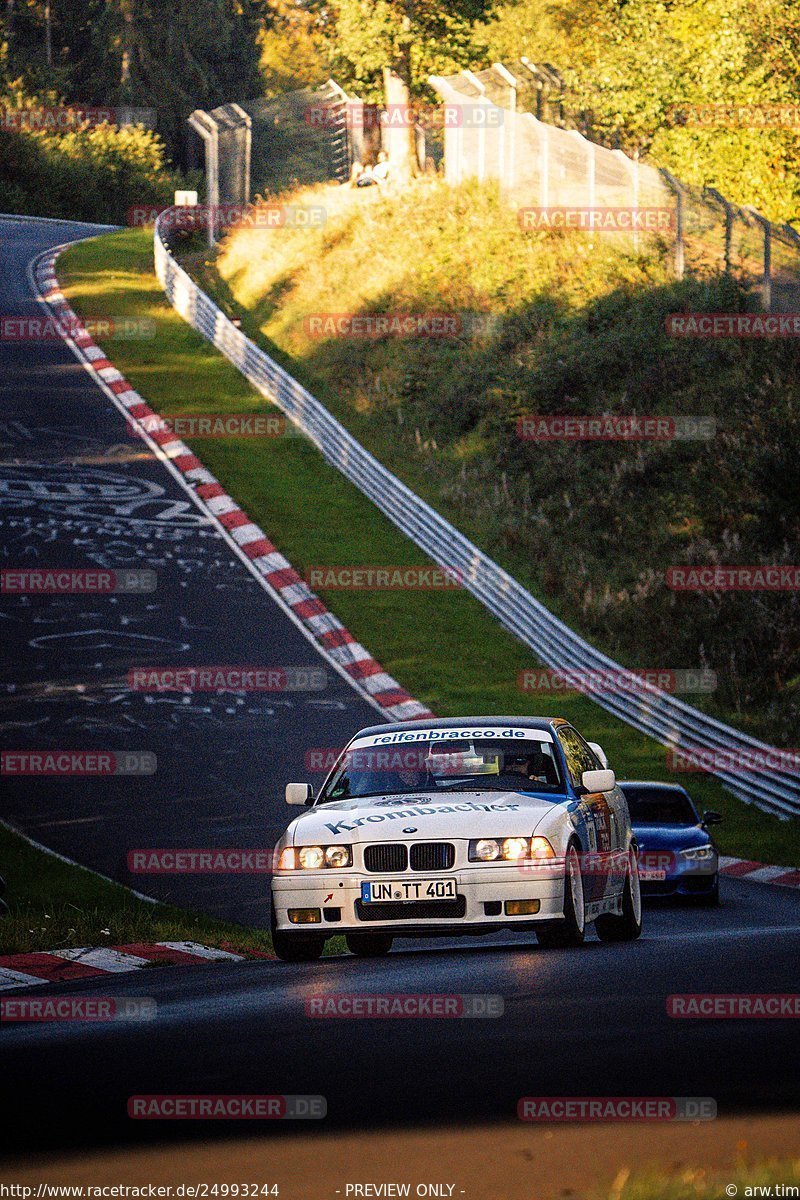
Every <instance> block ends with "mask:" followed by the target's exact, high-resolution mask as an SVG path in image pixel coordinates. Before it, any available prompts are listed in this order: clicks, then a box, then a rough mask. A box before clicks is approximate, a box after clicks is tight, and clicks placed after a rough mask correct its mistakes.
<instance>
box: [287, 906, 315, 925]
mask: <svg viewBox="0 0 800 1200" xmlns="http://www.w3.org/2000/svg"><path fill="white" fill-rule="evenodd" d="M289 920H290V921H291V922H292V924H293V925H319V924H320V923H321V921H322V914H321V912H320V911H319V909H318V908H290V909H289Z"/></svg>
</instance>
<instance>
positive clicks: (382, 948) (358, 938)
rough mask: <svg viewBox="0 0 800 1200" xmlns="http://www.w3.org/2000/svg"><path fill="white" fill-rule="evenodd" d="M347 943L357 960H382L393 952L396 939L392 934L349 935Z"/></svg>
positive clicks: (346, 938)
mask: <svg viewBox="0 0 800 1200" xmlns="http://www.w3.org/2000/svg"><path fill="white" fill-rule="evenodd" d="M345 941H346V942H347V949H348V950H349V951H350V953H351V954H355V956H356V957H357V958H382V957H383V955H384V954H388V953H389V951H390V950H391V948H392V942H393V941H394V938H393V937H392V935H391V934H390V933H348V934H346V936H345Z"/></svg>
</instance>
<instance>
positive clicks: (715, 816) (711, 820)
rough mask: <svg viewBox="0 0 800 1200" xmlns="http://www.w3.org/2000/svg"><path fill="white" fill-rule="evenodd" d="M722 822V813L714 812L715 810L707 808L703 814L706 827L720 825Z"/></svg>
mask: <svg viewBox="0 0 800 1200" xmlns="http://www.w3.org/2000/svg"><path fill="white" fill-rule="evenodd" d="M721 820H722V813H718V812H714V810H713V809H711V808H707V809H706V811H705V812H704V813H703V824H704V825H719V823H720V821H721Z"/></svg>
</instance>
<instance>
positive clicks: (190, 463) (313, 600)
mask: <svg viewBox="0 0 800 1200" xmlns="http://www.w3.org/2000/svg"><path fill="white" fill-rule="evenodd" d="M64 249H65V247H63V246H59V247H56V249H55V250H53V251H50V252H49V253H48V254H46V255H45V256H43V257H41V258H39V259H38V260H37V261H36V264H35V267H34V280H35V283H36V285H37V287H38V289H39V292H40V295H41V297H42V299H43V300H44V302H45V303H46V304H47V306H48V307H49V308H50V310H51V312H52V313H53V316H54V318H55V320H56V321H57V322H61V323H62V324H63V327H64V329H65V330H68V331H69V334H68V335H67V336H65V338H64V340H65V341H67V342H68V344H70V345H71V346H73V347H74V349H75V352H76V354H77V355H78V357H79V358H80V359H81V361H82V362H83V363H84V365H85V366H86V367H87V369H88V370H89V372H90V374H92V375H93V376H94V377H95V379H96V381H97V382H99V383H100V384H101V385H102V386H103V389H104V390H107V391H108V390H110V391H111V392H112V393H113V395H114V398H115V400H116V401H117V404H118V406H120V407H122V408H123V409H124V410H125V414H126V418H127V420H128V421H129V422H130V424H131V426H132V427H133V428H136V429H137V430H138V431H139V433H140V434H141V436H142V437H143V439H144V440H145V441H148V440H149V441H152V442H154V443H156V445H157V446H158V447H159V448H160V450H161V453H162V454H163V456H164V457H165V458H166V459H167V460H169V462H170V463H171V465H172V466H173V467H175V468H176V469H177V471H178V472H179V473H180V477H181V479H182V481H183V483H184V485H186V486H188V488H189V489H190V490H191V491H192V492H193V494H194V495H195V497H196V498H197V499H198V500H199V501H200V504H201V507H202V508H203V509H204V510H205V511H206V513H207V514H208V515H209V516H210V517H212V518H214V520H215V522H217V523H218V525H219V526H221V528H222V531H223V533H224V535H225V536H226V537H227V538H228V539H229V540H230V541H231V542H232V543H233V545H234V547H235V548H236V549H237V550H239V551H240V552H242V553H244V554H245V555H246V556H247V558H248V559H249V560H250V561H251V563H252V564H253V566H254V567H255V568H256V571H257V573H258V575H259V576H260V577H261V579H262V580H263V582H264V583H265V584H266V585H267V587H268V588H269V589H270V590H271V591H272V592H273V593H274V594H275V595H276V596H278V597H280V599H281V601H282V602H283V603H284V604H285V605H286V607H287V608H288V609H289V610H290V612H291V613H292V614H293V615H294V617H295V618H296V619H297V622H298V623H299V624H300V625H301V627H302V628H304V629H305V630H306V631H307V632H308V633H309V634H310V635H311V637H312V639H313V641H314V642H315V644H316V645H317V646H318V648H319V649H320V651H321V652H322V654H323V655H324V657H326V658H327V659H328V660H329V661H330V662H331V663H332V664H333V665H335V666H336V667H337V669H338V670H339V671H340V673H342V674H344V675H345V677H346V678H347V679H348V681H349V682H350V683H351V684H352V686H353V687H354V688H355V690H356V691H357V692H359V694H360V695H361V696H362V697H363V698H364V699H365V700H367V701H368V703H370V704H371V705H372V707H373V708H376V709H378V710H379V711H380V712H381V713H382V714H383V715H384V716H385V717H386V719H387V720H391V721H410V720H415V719H417V718H420V717H429V716H432V715H433V714H432V713H431V711H430V709H428V708H427V707H426V705H424V704H422V703H420V701H419V700H415V699H414V697H413V696H411V695H410V694H409V693H408V692H407V691H406V690H405V688H403V687H401V686H400V684H399V683H398V682H397V681H396V680H395V679H393V678H392V676H391V675H389V674H388V673H387V672H386V671H384V669H383V667H382V666H381V665H380V663H379V662H377V661H376V660H375V659H374V658H373V657H372V655H371V654H370V653H369V651H368V650H366V649H365V648H364V647H363V646H362V645H361V644H360V643H359V642H357V641H356V639H355V638H354V637H353V635H352V634H351V633H349V632H348V630H347V629H345V627H344V625H343V624H342V622H341V621H340V620H339V619H338V618H337V617H335V616H334V614H333V613H332V612H330V610H329V609H328V608H327V607H326V606H325V605H324V604H323V603H322V601H321V600H320V599H319V598H318V597H317V596H316V595H315V594H314V593H313V592H312V591H311V589H310V588H309V587H308V585H307V584H306V582H305V580H304V579H302V577H301V576H300V575H298V573H297V572H296V571H295V570H294V568H293V567H292V565H291V563H290V562H289V561H288V560H287V559H286V558H284V557H283V555H282V554H281V553H280V552H279V551H278V550H277V549H276V548H275V546H274V545H273V544H272V542H271V541H270V540H269V538H267V536H266V535H265V533H264V532H263V530H262V529H260V528H259V526H258V525H256V524H255V523H254V522H253V521H251V520H250V518H249V517H248V516H247V514H246V513H245V512H243V510H242V509H241V508H240V507H239V505H238V504H237V503H236V501H235V500H234V499H233V498H232V497H231V496H229V495H228V493H227V492H226V491H225V488H224V487H223V486H222V484H221V483H220V482H219V481H218V480H217V479H215V477H214V476H213V475H212V474H211V472H210V471H208V470H207V469H206V468H205V467H204V466H203V464H202V463H201V461H200V459H199V458H197V456H196V455H195V454H193V453H192V451H191V450H190V449H189V447H188V446H187V445H185V443H184V442H182V441H180V439H179V438H177V437H176V436H175V434H174V433H173V432H172V431H171V430H170V429H169V428H168V427H167V423H166V422H165V421H163V419H162V418H161V417H160V416H159V414H158V413H156V412H154V411H153V409H152V408H150V406H149V405H148V404H147V403H146V402H145V401H144V400H143V399H142V397H141V396H140V395H139V393H138V392H137V391H135V390H134V388H133V387H131V385H130V383H128V381H127V379H125V377H124V375H122V374H121V373H120V372H119V371H118V370H117V369H116V368H115V367H114V366H113V365H112V364H111V362H110V361H109V359H108V358H107V357H106V355H105V353H104V352H103V350H101V349H100V347H99V346H98V345H96V343H95V342H94V340H93V339H92V337H91V336H90V334H89V333H88V332H87V331H86V329H85V328H84V326H83V325H82V324H81V322H80V319H79V318H78V317H77V315H76V314H75V313H74V312H73V311H72V309H71V308H70V306H69V304H68V303H67V299H66V297H65V296H64V293H63V292H62V291H61V289H60V287H59V284H58V280H57V278H56V274H55V263H56V259H57V258H58V256H59V254H60V253H61V252H62V250H64Z"/></svg>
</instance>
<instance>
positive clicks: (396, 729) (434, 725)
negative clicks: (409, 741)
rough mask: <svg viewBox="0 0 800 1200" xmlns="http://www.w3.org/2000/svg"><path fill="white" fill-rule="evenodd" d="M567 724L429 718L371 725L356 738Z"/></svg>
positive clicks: (535, 720)
mask: <svg viewBox="0 0 800 1200" xmlns="http://www.w3.org/2000/svg"><path fill="white" fill-rule="evenodd" d="M562 724H565V722H564V718H563V717H497V716H494V717H470V716H466V717H429V718H428V719H427V720H426V721H396V722H393V723H392V724H389V725H369V726H367V727H366V728H365V729H359V731H358V733H357V734H356V735H355V736H356V737H367V736H372V735H373V734H381V733H404V732H408V731H409V730H412V729H458V728H460V727H461V726H463V725H487V726H488V727H489V728H492V727H493V726H495V725H517V726H519V727H521V728H523V729H551V728H552V726H553V725H562Z"/></svg>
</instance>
